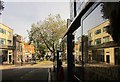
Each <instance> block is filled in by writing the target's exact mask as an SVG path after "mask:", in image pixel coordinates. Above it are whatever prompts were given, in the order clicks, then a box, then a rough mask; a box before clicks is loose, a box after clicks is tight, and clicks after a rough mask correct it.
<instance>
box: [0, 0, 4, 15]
mask: <svg viewBox="0 0 120 82" xmlns="http://www.w3.org/2000/svg"><path fill="white" fill-rule="evenodd" d="M3 9H4V2H3V1H1V0H0V15H1V12H2V10H3Z"/></svg>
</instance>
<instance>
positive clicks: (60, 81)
mask: <svg viewBox="0 0 120 82" xmlns="http://www.w3.org/2000/svg"><path fill="white" fill-rule="evenodd" d="M59 64H60V66H59V70H58V78H57V80H58V82H63V81H64V69H63V67H62V61H60V62H59Z"/></svg>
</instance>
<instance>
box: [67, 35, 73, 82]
mask: <svg viewBox="0 0 120 82" xmlns="http://www.w3.org/2000/svg"><path fill="white" fill-rule="evenodd" d="M72 39H73V35H72V33H68V34H67V81H68V82H73V77H74V76H73V67H74V65H73V62H74V59H73V42H72Z"/></svg>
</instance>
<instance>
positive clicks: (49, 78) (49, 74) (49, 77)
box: [48, 68, 51, 82]
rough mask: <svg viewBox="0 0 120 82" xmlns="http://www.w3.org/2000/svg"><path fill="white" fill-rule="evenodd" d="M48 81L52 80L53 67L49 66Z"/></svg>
mask: <svg viewBox="0 0 120 82" xmlns="http://www.w3.org/2000/svg"><path fill="white" fill-rule="evenodd" d="M48 82H51V68H48Z"/></svg>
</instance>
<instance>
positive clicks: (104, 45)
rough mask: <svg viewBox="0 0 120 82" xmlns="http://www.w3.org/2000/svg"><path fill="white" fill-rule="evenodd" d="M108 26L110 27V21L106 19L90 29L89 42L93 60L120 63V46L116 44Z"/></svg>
mask: <svg viewBox="0 0 120 82" xmlns="http://www.w3.org/2000/svg"><path fill="white" fill-rule="evenodd" d="M106 28H109V21H105V22H103V23H102V24H100V25H98V26H96V27H94V28H92V29H90V30H89V31H88V37H89V38H88V43H89V50H91V52H92V53H91V54H92V60H95V61H97V62H105V63H109V64H120V61H119V60H120V55H119V54H120V47H118V45H117V44H115V42H114V41H113V39H112V37H111V36H110V34H108V33H107V29H106Z"/></svg>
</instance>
